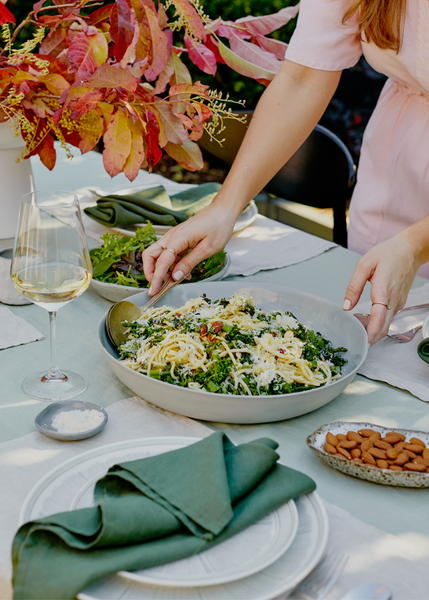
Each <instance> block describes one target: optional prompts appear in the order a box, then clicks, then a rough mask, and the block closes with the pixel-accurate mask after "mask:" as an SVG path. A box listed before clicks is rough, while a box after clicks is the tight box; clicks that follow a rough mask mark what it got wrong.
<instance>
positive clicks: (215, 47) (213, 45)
mask: <svg viewBox="0 0 429 600" xmlns="http://www.w3.org/2000/svg"><path fill="white" fill-rule="evenodd" d="M204 45H205V46H206V47H207V48H208V49H209V50H211V51H212V52H213V54H214V55H215V58H216V62H218V63H222V64H225V61H224V60H223V58H222V57H221V55H220V52H219V44H218V43H217V41H216V40H215V39H214V37H213V36H212V35H208V36H207V39H206V41H205V42H204Z"/></svg>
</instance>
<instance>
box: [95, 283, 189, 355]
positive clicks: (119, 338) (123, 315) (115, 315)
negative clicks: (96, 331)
mask: <svg viewBox="0 0 429 600" xmlns="http://www.w3.org/2000/svg"><path fill="white" fill-rule="evenodd" d="M180 281H182V280H180ZM180 281H175V280H174V279H172V277H171V276H170V277H169V278H168V279H166V281H165V282H164V284H163V285H162V287H161V289H160V290H159V292H158V293H156V294H155V296H153V297H152V298H151V299H150V300H149V301H148V302H146V304H145V305H144V306H142V307H139V306H136V305H135V304H133V303H132V302H128V300H121V301H120V302H117V303H116V304H114V305H113V306H111V307H110V309H109V312H108V313H107V317H106V332H107V337H108V338H109V340H110V341H111V342H112V344H113V346H114V347H115V349H116V348H118V346H120V345H121V344H123V343H124V342H126V341H127V338H128V329H127V328H126V327H124V326H123V325H122V323H124V322H127V323H131V322H132V321H137V319H139V318H140V317H141V316H142V315H144V313H145V312H146V311H147V310H149V308H150V307H151V306H153V305H154V304H155V303H156V302H158V300H159V299H160V298H162V296H164V295H165V294H166V293H167V292H169V291H170V290H171V289H173V288H174V287H175V286H176V285H177V284H178V283H180Z"/></svg>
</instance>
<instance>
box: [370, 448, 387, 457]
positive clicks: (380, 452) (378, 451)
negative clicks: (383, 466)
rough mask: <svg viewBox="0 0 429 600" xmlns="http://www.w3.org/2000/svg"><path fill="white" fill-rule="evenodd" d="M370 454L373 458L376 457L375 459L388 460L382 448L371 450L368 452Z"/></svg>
mask: <svg viewBox="0 0 429 600" xmlns="http://www.w3.org/2000/svg"><path fill="white" fill-rule="evenodd" d="M368 452H369V454H371V455H372V456H375V458H382V459H383V460H386V451H385V450H381V449H380V448H370V449H369V450H368Z"/></svg>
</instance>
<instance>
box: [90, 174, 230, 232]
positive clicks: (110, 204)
mask: <svg viewBox="0 0 429 600" xmlns="http://www.w3.org/2000/svg"><path fill="white" fill-rule="evenodd" d="M220 188H221V185H220V183H214V182H212V183H203V184H202V185H199V186H197V187H194V188H191V189H189V190H186V191H184V192H180V193H179V194H174V195H173V196H169V195H168V194H167V192H166V191H165V188H164V186H162V185H158V186H156V187H153V188H150V189H148V190H142V191H141V192H134V193H133V194H127V195H122V194H121V195H119V194H110V195H109V196H103V198H99V199H98V200H97V204H96V206H90V207H88V208H85V209H84V211H85V214H87V215H88V216H89V217H92V218H93V219H95V220H96V221H98V223H101V224H102V225H106V226H107V227H127V226H129V225H135V224H136V223H144V222H146V220H148V219H149V221H151V223H153V224H154V225H171V226H174V225H178V224H179V223H183V221H186V219H188V218H189V217H192V215H194V214H195V213H197V212H198V211H200V210H201V209H202V208H204V207H205V206H208V205H209V204H210V203H211V202H212V200H213V198H214V197H215V196H216V194H217V193H218V191H219V190H220Z"/></svg>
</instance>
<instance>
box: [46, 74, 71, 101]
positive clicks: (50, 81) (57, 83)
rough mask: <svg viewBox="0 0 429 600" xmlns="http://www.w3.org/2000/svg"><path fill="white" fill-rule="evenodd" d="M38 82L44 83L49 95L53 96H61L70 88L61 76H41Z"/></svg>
mask: <svg viewBox="0 0 429 600" xmlns="http://www.w3.org/2000/svg"><path fill="white" fill-rule="evenodd" d="M39 81H41V82H42V83H44V84H45V85H46V87H47V88H48V90H49V91H50V92H51V94H54V95H55V96H61V94H62V93H63V92H65V91H66V90H68V89H69V87H70V84H69V83H68V81H66V80H65V79H64V77H63V76H62V75H56V74H53V75H41V76H40V77H39Z"/></svg>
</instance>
